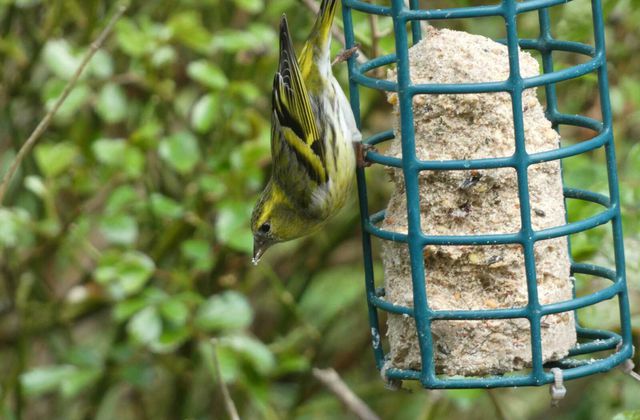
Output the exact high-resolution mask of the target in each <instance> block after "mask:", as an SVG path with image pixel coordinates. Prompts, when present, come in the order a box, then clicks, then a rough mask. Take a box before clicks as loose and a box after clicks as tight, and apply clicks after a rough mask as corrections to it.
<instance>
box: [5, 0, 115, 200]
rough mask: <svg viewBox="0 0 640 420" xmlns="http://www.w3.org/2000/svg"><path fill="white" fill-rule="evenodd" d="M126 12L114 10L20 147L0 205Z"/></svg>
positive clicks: (7, 174)
mask: <svg viewBox="0 0 640 420" xmlns="http://www.w3.org/2000/svg"><path fill="white" fill-rule="evenodd" d="M126 10H127V6H126V5H124V4H122V5H120V6H119V7H118V10H116V13H115V14H114V15H113V16H112V17H111V20H109V23H107V26H105V27H104V29H103V30H102V32H101V33H100V35H98V38H96V40H95V41H94V42H93V43H92V44H91V46H90V48H89V51H87V53H86V54H85V56H84V58H83V59H82V61H81V62H80V66H78V68H77V69H76V71H75V73H74V74H73V77H71V79H70V80H69V81H68V82H67V85H66V86H65V87H64V90H63V91H62V94H61V95H60V97H59V98H58V100H56V102H55V104H54V105H53V107H52V108H51V110H50V111H49V112H47V114H46V115H45V116H44V118H43V119H42V120H41V121H40V123H39V124H38V126H37V127H36V128H35V130H33V132H32V133H31V135H30V136H29V138H28V139H27V141H25V142H24V144H23V145H22V147H20V150H19V151H18V154H17V155H16V157H15V159H14V160H13V163H12V164H11V167H10V168H9V170H8V171H7V173H6V174H5V175H4V177H3V178H2V183H1V184H0V204H2V201H3V200H4V196H5V194H6V192H7V188H9V182H10V181H11V179H12V178H13V176H14V175H15V173H16V171H17V170H18V168H19V167H20V164H21V163H22V161H23V160H24V158H25V156H26V155H27V154H28V153H29V152H30V151H31V149H32V148H33V146H34V145H35V144H36V142H37V141H38V139H40V136H42V134H44V132H45V131H46V130H47V128H48V127H49V124H50V123H51V120H52V119H53V117H54V116H55V115H56V113H57V112H58V110H59V109H60V107H61V106H62V104H63V103H64V101H65V100H66V99H67V96H69V93H71V91H72V90H73V88H74V87H75V85H76V83H78V80H79V79H80V76H81V75H82V73H83V72H84V70H85V68H86V67H87V64H89V62H90V61H91V58H92V57H93V55H94V54H95V53H96V52H97V51H98V50H99V49H100V47H101V46H102V44H103V43H104V41H105V40H106V39H107V37H108V36H109V34H110V33H111V31H112V29H113V26H114V25H115V24H116V22H117V21H118V19H120V18H121V17H122V15H123V14H124V12H125V11H126Z"/></svg>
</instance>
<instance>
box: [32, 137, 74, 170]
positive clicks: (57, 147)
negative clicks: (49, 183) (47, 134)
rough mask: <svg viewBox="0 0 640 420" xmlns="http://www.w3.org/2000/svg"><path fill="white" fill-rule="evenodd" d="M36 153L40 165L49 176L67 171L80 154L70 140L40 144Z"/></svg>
mask: <svg viewBox="0 0 640 420" xmlns="http://www.w3.org/2000/svg"><path fill="white" fill-rule="evenodd" d="M34 153H35V158H36V162H38V167H39V168H40V170H41V171H42V173H43V174H44V175H45V176H46V177H47V178H54V177H56V176H57V175H60V174H61V173H63V172H64V171H66V170H67V169H68V168H69V167H70V166H71V164H72V163H73V161H74V160H75V159H76V158H77V157H78V155H79V152H78V148H77V147H76V146H75V145H74V144H73V143H71V142H68V141H61V142H58V143H55V144H50V143H42V144H39V145H37V146H36V149H35V151H34Z"/></svg>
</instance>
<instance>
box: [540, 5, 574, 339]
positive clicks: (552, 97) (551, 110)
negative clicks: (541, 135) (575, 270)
mask: <svg viewBox="0 0 640 420" xmlns="http://www.w3.org/2000/svg"><path fill="white" fill-rule="evenodd" d="M538 23H539V25H540V43H541V45H542V50H541V51H540V53H541V54H542V70H543V71H544V73H551V72H553V51H552V50H551V49H549V42H551V41H552V40H553V36H552V35H551V19H550V18H549V9H547V8H544V9H540V10H538ZM544 91H545V97H546V98H547V109H545V116H546V117H547V119H548V120H549V121H551V126H552V127H553V129H554V130H556V132H558V134H559V133H560V125H559V124H558V122H557V116H558V113H559V109H558V95H557V93H556V84H555V83H549V84H547V85H545V86H544ZM560 146H561V144H558V147H560ZM560 177H561V179H562V185H563V186H564V184H565V183H564V162H563V161H562V159H560ZM568 201H569V200H568V199H566V198H565V199H564V222H565V223H569V205H568ZM567 254H568V256H569V264H570V265H573V263H574V262H575V261H574V260H573V254H572V253H571V239H570V238H569V236H568V235H567ZM571 297H572V298H573V299H575V298H576V284H575V282H574V283H573V285H572V286H571ZM573 320H574V324H575V326H576V327H580V322H579V321H578V311H573Z"/></svg>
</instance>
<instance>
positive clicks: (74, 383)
mask: <svg viewBox="0 0 640 420" xmlns="http://www.w3.org/2000/svg"><path fill="white" fill-rule="evenodd" d="M101 374H102V369H95V368H94V369H91V368H89V369H75V370H74V371H72V372H69V374H68V375H67V376H66V377H65V378H64V379H63V380H62V384H61V388H60V392H61V393H62V396H63V397H65V398H71V397H75V396H76V395H78V394H79V393H80V392H82V391H83V390H85V389H86V388H88V387H89V386H91V384H93V383H94V382H96V381H97V380H98V379H99V378H100V375H101Z"/></svg>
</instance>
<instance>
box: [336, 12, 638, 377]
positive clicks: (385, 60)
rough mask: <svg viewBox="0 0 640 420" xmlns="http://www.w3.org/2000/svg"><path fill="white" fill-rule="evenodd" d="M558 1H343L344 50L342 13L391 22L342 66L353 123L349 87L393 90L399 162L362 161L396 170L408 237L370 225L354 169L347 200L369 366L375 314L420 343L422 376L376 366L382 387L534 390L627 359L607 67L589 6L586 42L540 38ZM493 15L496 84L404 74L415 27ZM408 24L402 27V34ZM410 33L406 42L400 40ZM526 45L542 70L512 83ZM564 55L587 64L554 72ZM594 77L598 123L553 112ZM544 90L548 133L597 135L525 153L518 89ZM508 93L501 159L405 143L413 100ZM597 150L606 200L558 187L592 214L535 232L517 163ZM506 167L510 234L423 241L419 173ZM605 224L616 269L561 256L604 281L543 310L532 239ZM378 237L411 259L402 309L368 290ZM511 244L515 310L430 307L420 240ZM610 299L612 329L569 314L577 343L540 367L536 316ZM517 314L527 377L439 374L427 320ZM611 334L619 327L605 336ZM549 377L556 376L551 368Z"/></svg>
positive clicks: (377, 342)
mask: <svg viewBox="0 0 640 420" xmlns="http://www.w3.org/2000/svg"><path fill="white" fill-rule="evenodd" d="M567 1H569V0H526V1H516V0H503V1H502V2H501V3H499V4H495V5H482V6H474V7H457V8H447V9H428V8H427V9H425V8H422V9H421V8H420V6H419V1H418V0H411V1H409V2H408V4H405V2H404V1H403V0H391V1H390V2H389V5H386V6H381V5H374V4H370V3H366V2H365V1H361V0H342V5H343V19H344V32H345V38H346V43H347V45H346V47H347V48H350V47H353V46H354V45H355V37H354V25H353V17H352V14H353V11H354V10H355V11H359V12H363V13H366V14H375V15H382V16H387V17H390V18H391V19H392V20H393V25H394V32H393V36H394V37H395V53H394V54H390V55H386V56H382V57H374V58H373V59H371V60H370V61H367V62H366V63H363V64H360V65H359V64H357V62H356V60H355V58H354V57H352V58H350V59H349V63H348V66H349V90H350V98H351V99H350V100H351V106H352V108H353V112H354V114H355V117H356V121H357V123H358V125H360V92H359V87H360V86H364V87H368V88H373V89H377V90H382V91H392V92H397V94H398V99H399V112H400V127H401V133H402V136H401V137H402V138H400V139H396V140H395V141H400V142H401V150H402V157H401V158H396V157H391V156H385V155H383V154H381V153H378V152H376V151H369V152H367V154H366V159H367V160H368V161H370V162H373V163H377V164H381V165H386V166H391V167H395V168H401V169H402V171H403V174H404V180H405V188H406V195H407V217H408V232H407V233H406V234H399V233H396V232H391V231H386V230H384V229H382V228H380V227H379V226H378V224H379V223H380V222H381V221H382V220H383V219H384V217H385V212H384V210H383V211H380V212H378V213H375V214H369V205H368V199H367V188H366V183H365V169H363V168H360V169H358V171H357V178H358V193H359V201H360V212H361V219H362V229H363V250H364V270H365V283H366V294H367V300H368V307H369V318H370V323H371V332H372V337H373V351H374V355H375V360H376V365H377V368H378V369H383V366H384V363H385V352H384V350H383V345H382V343H381V339H380V336H381V335H380V325H379V311H386V312H388V313H394V314H405V315H408V316H411V317H413V318H414V319H415V324H416V328H417V333H418V334H417V336H418V341H419V345H420V355H421V362H422V364H421V366H422V367H421V370H408V369H407V370H405V369H394V368H390V369H386V370H385V371H384V372H383V373H384V375H385V376H386V378H388V379H390V380H407V379H409V380H419V381H420V382H421V384H422V385H423V386H424V387H426V388H477V387H483V388H484V387H486V388H492V387H512V386H533V385H543V384H548V383H553V382H554V372H552V371H551V369H552V368H556V369H557V368H559V369H561V373H562V376H563V378H564V379H566V380H571V379H575V378H580V377H583V376H586V375H591V374H594V373H598V372H605V371H608V370H610V369H612V368H614V367H615V366H617V365H619V364H621V363H622V362H624V361H625V360H627V359H629V358H631V357H632V354H633V346H632V339H631V326H630V314H629V301H628V291H627V286H626V276H625V262H624V249H623V240H622V226H621V214H620V198H619V190H618V179H617V172H616V157H615V151H614V142H613V130H612V116H611V106H610V101H609V87H608V81H607V67H606V58H605V41H604V28H603V15H602V7H601V1H600V0H592V1H591V7H592V9H593V10H592V14H593V31H594V32H593V34H594V39H595V45H594V46H590V45H586V44H583V43H578V42H571V41H563V40H558V39H555V38H553V37H552V35H551V24H550V21H551V20H550V15H549V9H550V8H552V7H554V6H559V5H561V4H563V3H566V2H567ZM524 13H537V15H538V21H539V27H540V32H539V36H538V37H537V38H535V39H522V38H519V37H518V27H517V18H518V16H519V15H521V14H524ZM491 16H494V17H500V18H502V19H503V20H504V23H505V28H506V34H507V37H506V39H504V40H500V42H502V43H503V44H506V46H507V48H508V52H509V69H510V75H509V77H508V79H507V80H504V81H499V82H486V83H462V84H414V83H412V82H411V78H410V74H409V52H408V49H409V46H410V44H409V38H411V41H412V43H414V44H415V43H417V42H418V41H419V40H420V39H421V36H422V34H421V29H420V21H421V20H446V19H461V18H470V19H473V18H479V17H491ZM408 27H409V28H410V30H409V29H407V28H408ZM409 34H410V35H411V36H409ZM519 47H520V48H522V49H525V50H527V49H533V50H537V51H538V52H539V53H540V54H541V56H542V63H543V66H542V67H543V71H544V73H543V74H541V75H539V76H535V77H526V78H525V77H522V75H521V73H520V68H519V61H518V49H519ZM554 51H565V52H572V53H577V54H581V55H583V56H586V57H588V60H587V61H586V62H584V63H582V64H578V65H575V66H572V67H569V68H565V69H562V70H554V68H553V58H552V52H554ZM390 64H391V65H394V64H395V65H396V66H397V79H396V81H390V80H384V79H377V78H375V77H372V76H369V75H367V72H369V71H371V70H373V69H375V68H378V67H381V66H385V65H390ZM593 72H595V73H596V74H597V78H598V89H599V97H600V107H601V110H602V121H598V120H596V119H593V118H590V117H587V116H582V115H569V114H564V113H562V112H560V110H559V108H558V101H557V96H556V84H557V83H559V82H562V81H566V80H570V79H575V78H578V77H581V76H584V75H586V74H588V73H593ZM541 86H544V89H545V93H546V100H547V108H546V117H547V118H548V119H549V120H550V121H551V122H552V124H553V127H554V128H555V129H556V130H557V129H558V127H559V126H560V125H569V126H576V127H584V128H588V129H590V130H593V131H594V132H595V133H596V134H595V135H594V136H593V137H592V138H590V139H588V140H585V141H582V142H579V143H575V144H572V145H568V146H563V147H560V148H558V149H555V150H550V151H545V152H540V153H527V151H526V149H525V135H524V126H523V125H524V120H523V112H522V94H523V91H524V90H525V89H529V88H535V87H541ZM486 92H507V93H509V95H510V96H511V99H512V108H513V126H514V130H515V153H514V154H513V155H512V156H509V157H500V158H486V159H470V160H449V161H424V160H419V159H418V158H417V156H416V151H415V142H414V134H415V132H414V121H413V103H412V97H413V96H414V95H418V94H461V93H486ZM393 138H394V133H393V131H392V130H388V131H384V132H380V133H376V134H374V135H372V136H371V137H369V138H368V139H366V140H365V143H367V144H370V145H376V144H378V143H381V142H383V141H387V140H393ZM599 148H604V152H605V154H606V165H607V173H608V186H609V194H608V196H605V195H602V194H599V193H595V192H591V191H585V190H579V189H574V188H565V189H564V195H565V201H566V200H567V199H575V200H586V201H588V202H592V203H596V204H598V205H600V206H602V211H601V212H600V213H598V214H596V215H594V216H592V217H589V218H586V219H584V220H580V221H576V222H570V223H569V222H567V223H566V224H564V225H563V226H557V227H553V228H548V229H543V230H534V229H533V228H532V224H531V215H530V210H531V206H530V197H529V190H528V174H527V168H528V167H529V166H530V165H535V164H538V163H542V162H546V161H550V160H559V159H564V158H567V157H571V156H575V155H578V154H581V153H585V152H589V151H593V150H596V149H599ZM507 167H508V168H515V170H516V171H517V175H518V196H519V201H520V217H521V229H520V231H519V232H516V233H507V234H487V235H473V236H451V235H448V236H440V235H426V234H425V233H424V232H423V231H422V230H421V228H420V212H419V208H420V207H419V206H420V203H419V201H420V197H419V192H418V175H419V173H420V171H424V170H435V171H442V170H470V169H490V168H507ZM604 224H610V226H611V228H612V231H613V248H614V252H615V270H611V269H608V268H605V267H601V266H598V265H594V264H585V263H578V262H575V261H573V258H571V273H572V275H573V274H578V273H582V274H588V275H591V276H596V277H599V278H603V279H606V280H608V281H610V285H609V286H608V287H606V288H604V289H602V290H599V291H597V292H595V293H592V294H589V295H586V296H580V297H575V292H574V298H573V299H570V300H566V301H563V302H558V303H553V304H549V305H542V304H540V302H539V299H538V291H537V286H536V270H535V264H536V262H535V256H534V244H535V243H536V242H537V241H542V240H546V239H551V238H557V237H561V236H567V235H571V234H575V233H578V232H583V231H586V230H589V229H593V228H595V227H597V226H600V225H604ZM372 236H375V237H378V238H381V239H383V240H391V241H399V242H404V243H406V244H408V247H409V255H410V259H411V271H412V285H413V302H414V304H413V307H404V306H399V305H394V304H392V303H391V302H388V301H386V300H385V299H384V290H383V289H380V288H379V289H376V286H375V281H374V280H375V279H374V271H373V263H374V257H373V255H372V247H371V237H372ZM496 244H519V245H520V246H521V247H522V248H523V251H524V258H525V272H526V281H527V292H528V304H527V305H526V306H524V307H519V308H506V309H490V310H434V309H431V308H430V306H429V296H428V294H427V291H426V287H425V278H427V279H428V276H429V273H428V272H425V266H424V258H423V249H424V247H425V246H427V245H496ZM615 297H617V298H618V302H619V311H620V327H619V333H616V332H613V331H604V330H594V329H589V328H583V327H581V326H580V324H579V323H578V318H577V314H576V318H575V319H576V331H577V335H578V338H579V339H580V341H581V343H580V344H579V345H576V347H575V348H573V349H572V350H571V351H570V353H569V355H568V356H567V357H566V358H565V359H563V360H561V361H557V362H553V363H548V364H545V363H543V358H542V343H541V318H542V317H544V316H545V315H549V314H555V313H560V312H567V311H576V310H577V309H579V308H584V307H587V306H590V305H595V304H597V303H599V302H602V301H605V300H608V299H612V298H615ZM508 318H523V319H527V320H528V321H529V323H530V332H531V349H532V367H531V369H530V370H528V371H523V372H520V373H513V374H509V375H504V376H488V377H444V376H441V375H437V374H436V372H435V363H434V352H433V344H434V343H433V339H432V335H431V324H432V322H433V321H435V320H486V319H508ZM616 331H618V330H616ZM605 350H608V351H610V354H609V355H608V356H606V357H604V358H600V359H597V360H595V361H589V362H587V361H585V360H584V359H581V358H579V357H578V358H577V357H576V356H580V355H588V354H591V353H596V352H601V351H605ZM556 373H557V372H556Z"/></svg>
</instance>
